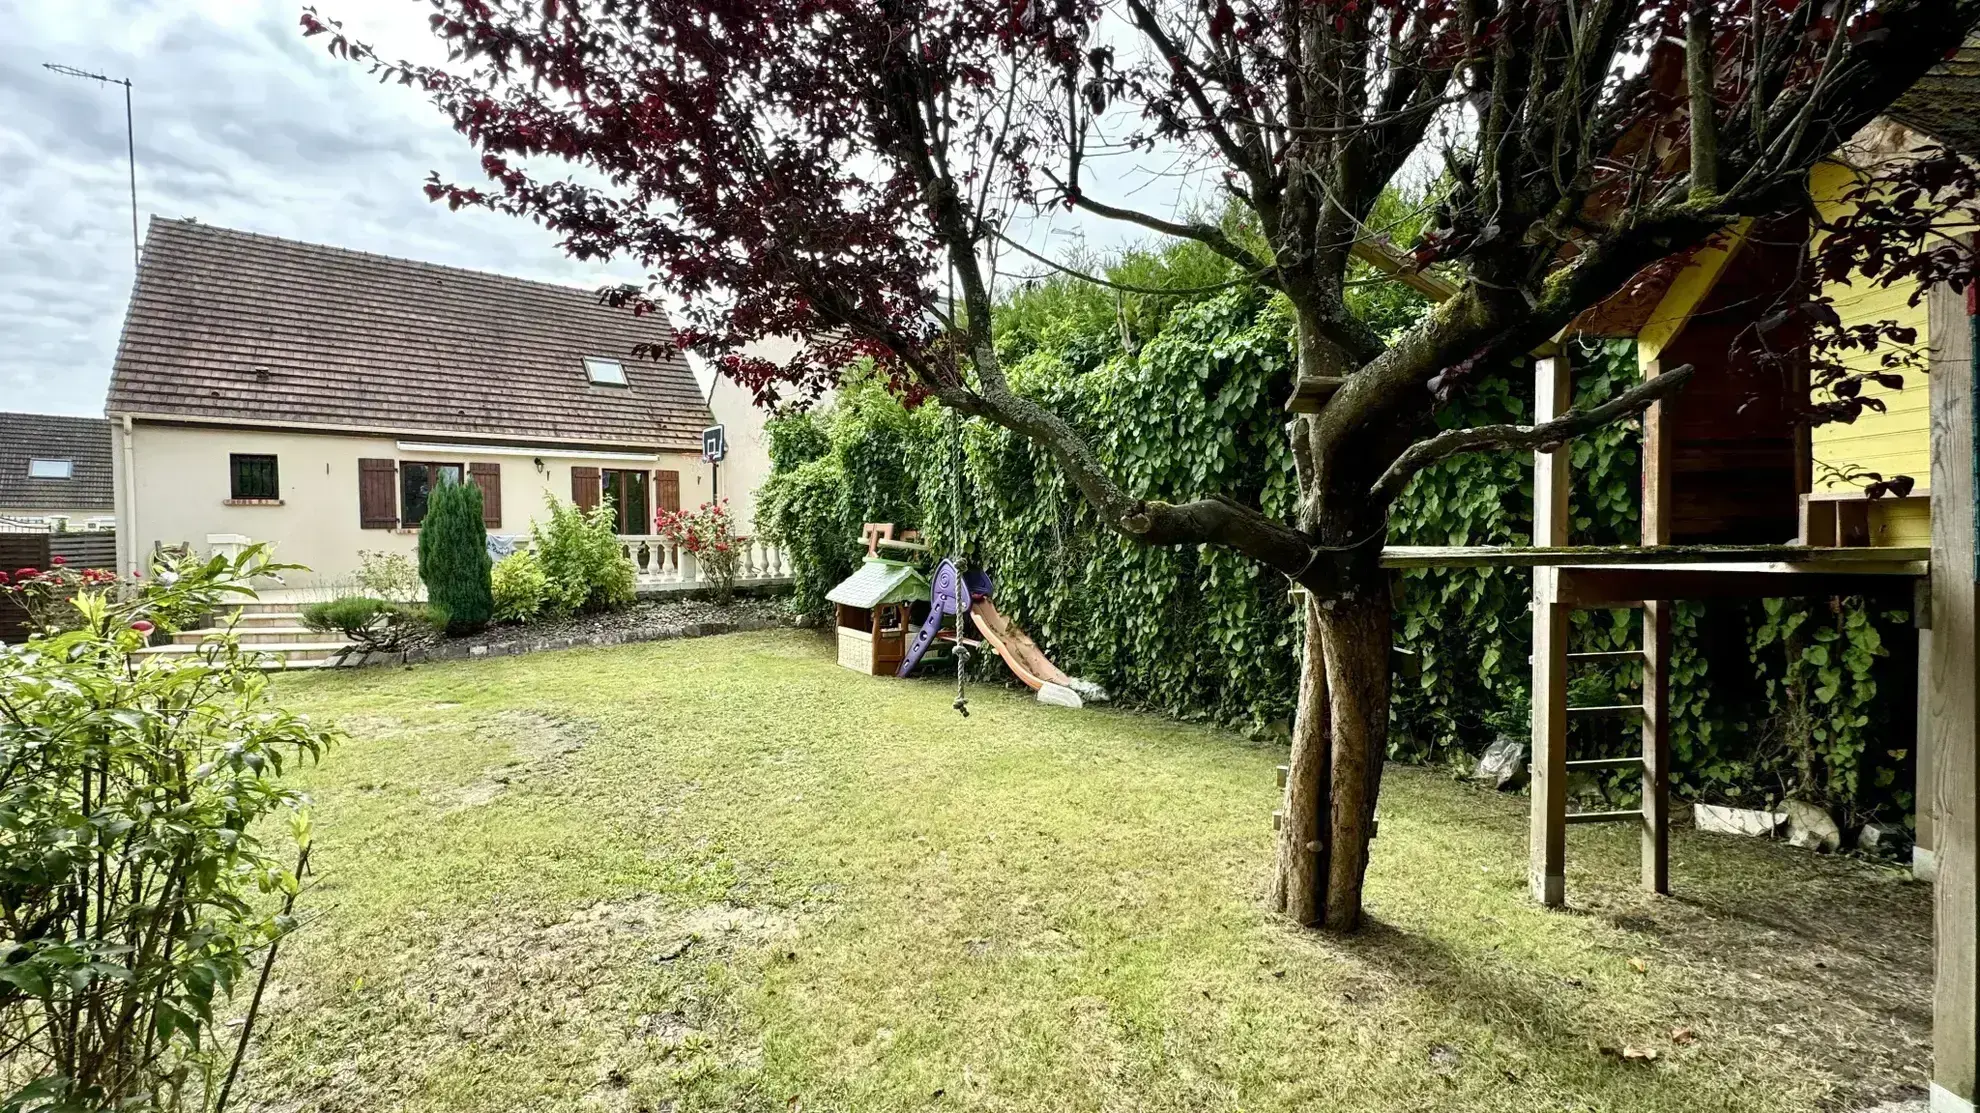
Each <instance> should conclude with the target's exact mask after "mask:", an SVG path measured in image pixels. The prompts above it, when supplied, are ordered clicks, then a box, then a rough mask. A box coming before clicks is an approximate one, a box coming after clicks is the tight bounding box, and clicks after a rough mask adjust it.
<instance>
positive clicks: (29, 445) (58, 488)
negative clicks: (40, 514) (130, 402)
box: [0, 413, 116, 514]
mask: <svg viewBox="0 0 1980 1113" xmlns="http://www.w3.org/2000/svg"><path fill="white" fill-rule="evenodd" d="M29 460H68V461H71V462H72V463H73V464H74V469H73V472H72V474H71V476H70V478H68V479H30V478H28V461H29ZM115 490H116V487H115V482H114V480H112V479H111V477H110V423H109V422H107V421H105V420H103V419H102V418H100V417H61V416H58V415H56V414H10V413H0V510H101V511H103V512H104V513H105V514H108V513H110V512H111V511H112V510H113V509H115V506H116V500H115V495H114V492H115Z"/></svg>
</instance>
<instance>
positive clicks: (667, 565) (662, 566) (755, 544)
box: [619, 534, 791, 590]
mask: <svg viewBox="0 0 1980 1113" xmlns="http://www.w3.org/2000/svg"><path fill="white" fill-rule="evenodd" d="M619 552H620V553H621V554H623V555H624V556H625V558H626V560H627V561H629V562H631V564H632V566H633V578H634V579H635V581H637V583H638V584H639V586H640V587H642V588H663V587H678V588H681V589H683V590H685V589H688V588H693V587H696V586H699V585H702V584H705V583H707V582H708V581H707V575H706V572H705V571H704V570H703V568H702V562H701V561H700V560H697V559H696V558H695V555H694V554H693V553H690V552H688V551H687V550H686V549H683V548H681V547H680V546H679V545H677V544H675V543H674V542H672V541H670V540H669V539H668V538H665V537H662V536H659V535H657V534H621V535H620V536H619ZM790 574H791V572H790V564H789V562H788V561H787V560H785V558H784V552H783V550H782V549H779V548H778V547H777V546H775V545H772V544H770V543H769V542H767V541H759V540H757V539H756V538H753V537H741V538H737V539H736V582H737V583H738V584H751V583H764V582H769V581H775V580H780V579H786V578H788V577H789V576H790Z"/></svg>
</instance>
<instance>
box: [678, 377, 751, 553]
mask: <svg viewBox="0 0 1980 1113" xmlns="http://www.w3.org/2000/svg"><path fill="white" fill-rule="evenodd" d="M708 412H709V413H711V414H713V415H714V416H715V420H716V422H717V423H719V424H720V425H722V427H723V431H724V433H725V434H726V435H727V438H728V442H729V451H728V455H727V456H726V457H724V458H723V460H722V463H721V465H720V471H721V489H722V497H723V498H725V499H728V500H729V509H730V510H731V511H733V512H734V513H735V516H736V519H735V520H736V532H737V533H741V534H754V533H755V532H756V489H757V488H758V487H761V486H763V481H764V480H766V479H769V478H770V444H769V440H768V438H767V436H766V435H765V433H764V431H763V422H764V419H765V417H767V416H768V415H766V414H765V413H764V412H763V411H762V410H760V409H757V408H756V404H755V402H754V401H752V400H751V398H750V396H749V391H747V390H744V389H743V388H742V387H740V386H737V385H736V384H735V382H734V381H733V380H731V379H729V378H727V377H725V376H722V375H716V376H715V380H714V382H712V383H711V384H709V389H708ZM701 467H702V469H703V470H708V467H709V465H706V464H703V465H701ZM681 501H682V502H683V503H686V502H687V492H686V491H685V490H683V491H682V492H681Z"/></svg>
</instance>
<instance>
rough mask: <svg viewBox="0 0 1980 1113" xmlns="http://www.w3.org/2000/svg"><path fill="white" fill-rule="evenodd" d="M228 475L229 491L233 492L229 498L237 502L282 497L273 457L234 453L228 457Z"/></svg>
mask: <svg viewBox="0 0 1980 1113" xmlns="http://www.w3.org/2000/svg"><path fill="white" fill-rule="evenodd" d="M227 474H228V490H229V491H230V492H231V494H230V496H229V497H231V498H233V499H235V500H237V501H241V500H248V499H279V498H281V497H282V484H281V482H280V480H279V478H278V475H277V473H276V468H275V457H273V456H269V455H261V454H255V453H248V452H236V453H233V454H232V455H231V456H229V457H228V466H227Z"/></svg>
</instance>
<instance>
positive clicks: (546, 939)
mask: <svg viewBox="0 0 1980 1113" xmlns="http://www.w3.org/2000/svg"><path fill="white" fill-rule="evenodd" d="M281 683H282V685H283V687H284V689H285V693H284V694H285V695H286V696H287V698H288V699H289V700H290V701H292V702H293V703H294V704H296V705H298V706H300V707H301V708H303V709H305V710H308V711H311V712H313V713H316V714H319V715H323V716H328V717H332V718H335V719H337V720H339V721H341V722H342V723H343V724H344V725H345V726H346V727H347V728H348V729H349V730H350V731H351V733H352V735H353V736H354V741H353V742H352V743H351V744H349V745H347V746H345V747H344V748H343V749H341V750H339V751H338V752H337V753H335V754H334V755H333V756H332V757H331V758H330V759H329V760H328V761H326V762H325V763H324V764H323V765H322V766H321V767H320V768H317V769H315V770H312V771H310V772H309V773H308V774H306V775H307V776H308V777H309V778H310V783H311V787H312V788H313V790H314V791H315V793H316V794H317V797H318V801H319V807H318V823H319V830H318V835H317V840H318V849H317V852H316V854H317V860H318V862H319V865H320V869H321V871H322V876H321V881H320V884H319V885H318V887H317V888H316V889H315V890H314V891H313V892H311V893H310V894H309V895H308V897H307V898H306V900H305V902H304V904H305V905H306V906H307V907H309V908H310V909H311V910H312V912H313V913H314V915H315V919H314V920H313V921H312V922H311V923H310V925H309V927H308V928H307V930H306V931H305V932H304V933H303V934H301V935H299V936H298V937H297V939H296V941H295V944H294V946H293V949H292V950H290V951H288V952H286V953H285V954H284V956H283V960H282V963H281V964H280V966H279V968H278V974H277V982H278V985H277V987H276V989H275V992H274V996H273V1000H272V1006H271V1012H272V1025H271V1028H270V1030H269V1035H268V1038H267V1040H266V1042H265V1044H264V1046H263V1048H262V1049H261V1051H260V1053H259V1055H258V1056H257V1059H256V1061H255V1062H254V1063H253V1064H252V1070H251V1072H250V1075H251V1081H252V1083H253V1096H254V1098H255V1107H256V1108H258V1109H262V1110H271V1111H274V1110H298V1111H299V1110H305V1109H306V1110H312V1111H324V1113H336V1111H343V1110H350V1111H357V1110H364V1111H367V1113H372V1111H379V1110H408V1111H422V1113H424V1111H433V1113H464V1111H469V1110H476V1111H480V1110H487V1111H491V1113H492V1111H503V1113H507V1111H511V1110H537V1109H540V1110H552V1109H555V1110H565V1109H580V1110H582V1109H604V1110H625V1111H634V1110H644V1111H650V1113H660V1111H667V1110H674V1111H682V1113H685V1111H689V1110H751V1111H756V1110H761V1111H764V1113H772V1111H775V1113H789V1111H791V1110H796V1109H807V1110H860V1111H862V1113H864V1111H880V1110H923V1109H946V1108H961V1109H977V1110H1011V1111H1026V1113H1035V1111H1041V1110H1067V1111H1074V1110H1078V1111H1091V1110H1121V1111H1129V1110H1133V1111H1149V1113H1153V1111H1164V1110H1174V1111H1184V1110H1188V1111H1198V1110H1231V1111H1237V1110H1246V1111H1261V1110H1294V1109H1314V1108H1325V1109H1329V1110H1342V1111H1348V1110H1370V1111H1375V1110H1380V1111H1384V1113H1389V1111H1394V1110H1413V1109H1466V1110H1521V1111H1525V1110H1600V1111H1603V1113H1610V1111H1614V1113H1630V1111H1650V1110H1669V1111H1674V1113H1675V1111H1683V1113H1695V1111H1698V1110H1705V1109H1712V1110H1719V1109H1725V1110H1756V1111H1757V1110H1766V1111H1769V1113H1779V1111H1784V1110H1813V1109H1827V1108H1832V1107H1838V1106H1847V1105H1848V1104H1849V1103H1853V1102H1858V1101H1865V1102H1867V1099H1869V1098H1872V1097H1881V1096H1884V1095H1886V1094H1888V1093H1891V1092H1894V1091H1895V1090H1896V1089H1897V1088H1899V1087H1900V1086H1901V1085H1902V1084H1904V1083H1908V1082H1912V1081H1914V1080H1917V1079H1920V1078H1922V1077H1923V1071H1924V1067H1925V1063H1926V1060H1927V1056H1928V1047H1927V1044H1926V1036H1927V1032H1928V1030H1929V1023H1930V1021H1929V1015H1928V1011H1927V1009H1928V1006H1927V1003H1928V1002H1929V999H1930V994H1929V992H1928V985H1927V983H1928V980H1929V973H1930V960H1929V942H1928V940H1929V925H1930V914H1929V891H1928V890H1927V889H1926V888H1925V887H1923V886H1919V885H1914V884H1912V883H1909V882H1908V881H1905V880H1902V879H1901V878H1900V876H1899V875H1898V874H1896V873H1895V872H1894V871H1888V870H1879V869H1875V868H1872V867H1868V866H1865V865H1862V864H1859V863H1854V862H1849V861H1842V860H1824V859H1818V858H1815V857H1813V856H1811V855H1807V854H1803V853H1799V852H1794V851H1790V850H1787V849H1785V848H1782V847H1779V846H1773V845H1768V844H1764V843H1757V842H1751V841H1745V840H1732V839H1723V838H1714V837H1712V836H1703V835H1694V834H1692V833H1690V832H1680V833H1679V834H1678V835H1677V836H1676V839H1675V845H1674V849H1673V870H1672V873H1673V878H1674V885H1675V886H1676V888H1677V890H1678V892H1679V893H1680V894H1681V895H1680V896H1679V897H1677V898H1675V899H1666V900H1655V899H1652V898H1648V897H1645V896H1642V895H1641V894H1639V893H1637V892H1636V890H1635V888H1634V878H1635V858H1636V844H1635V839H1634V835H1633V833H1629V832H1623V831H1617V830H1613V829H1599V830H1580V829H1577V830H1575V831H1574V832H1572V834H1571V836H1570V838H1571V840H1572V841H1571V845H1570V858H1569V861H1570V869H1571V873H1570V877H1569V880H1568V891H1569V894H1570V899H1571V900H1572V901H1574V902H1576V906H1575V908H1574V909H1573V910H1572V911H1569V912H1545V911H1542V910H1540V909H1538V908H1536V907H1535V906H1533V905H1532V904H1530V903H1528V901H1527V900H1526V896H1525V810H1524V801H1523V800H1519V799H1508V798H1502V797H1498V796H1495V795H1492V794H1489V793H1484V792H1479V791H1475V790H1471V789H1467V788H1464V787H1461V786H1458V785H1455V784H1453V783H1452V782H1451V781H1449V780H1448V779H1447V778H1444V777H1442V776H1440V775H1437V774H1435V773H1432V772H1428V771H1423V770H1412V769H1392V770H1391V771H1390V774H1389V779H1388V783H1387V785H1386V787H1385V791H1384V796H1383V800H1384V803H1383V819H1382V834H1381V838H1380V839H1379V840H1378V841H1377V843H1376V849H1375V863H1374V867H1373V869H1372V871H1371V881H1370V886H1369V892H1370V906H1371V914H1372V917H1373V920H1374V924H1373V926H1372V927H1371V928H1370V929H1369V930H1368V931H1366V932H1365V933H1363V934H1362V935H1360V936H1358V937H1355V938H1352V939H1345V940H1339V939H1331V938H1327V937H1323V936H1319V935H1315V934H1311V933H1306V932H1301V931H1297V930H1293V929H1290V928H1288V927H1286V926H1285V925H1284V924H1282V923H1281V922H1279V921H1276V920H1274V919H1273V918H1272V917H1269V916H1267V915H1266V914H1264V912H1263V911H1262V909H1261V897H1262V895H1263V888H1264V883H1265V874H1266V866H1267V863H1268V862H1269V861H1270V858H1271V847H1272V841H1271V840H1272V836H1271V832H1270V821H1269V820H1270V814H1271V811H1272V808H1273V807H1274V806H1275V798H1276V795H1277V793H1276V790H1275V789H1274V788H1273V787H1272V783H1273V778H1272V767H1273V766H1274V765H1275V764H1276V763H1278V762H1279V761H1281V760H1283V757H1282V751H1279V750H1277V749H1276V748H1274V747H1271V746H1268V745H1259V744H1253V743H1248V742H1245V741H1243V740H1240V739H1238V738H1236V737H1235V736H1233V735H1230V734H1227V733H1223V732H1219V731H1215V730H1210V729H1206V728H1202V727H1196V726H1188V725H1180V724H1177V723H1174V722H1170V721H1167V720H1163V719H1159V718H1154V717H1149V716H1143V715H1137V714H1130V713H1126V712H1120V711H1110V710H1101V711H1086V712H1070V711H1065V710H1062V709H1057V708H1050V707H1044V706H1040V705H1038V704H1035V703H1033V702H1031V701H1030V700H1028V699H1026V698H1023V697H1022V696H1021V695H1020V694H1017V693H1010V692H1000V691H992V690H987V689H982V688H979V689H977V690H976V691H975V692H973V693H972V703H971V710H972V715H971V716H970V718H968V719H967V720H964V719H960V718H958V717H957V716H956V715H955V714H953V713H952V712H951V711H950V710H949V708H948V703H949V700H950V698H951V697H952V694H953V693H952V690H951V689H949V688H946V687H945V686H944V685H943V684H941V683H939V682H928V683H900V682H896V681H891V680H882V679H874V678H864V677H859V676H856V675H854V674H852V673H848V672H845V671H843V670H841V669H839V668H837V667H836V666H834V665H833V663H832V657H831V649H830V646H829V644H828V643H826V642H825V641H823V640H821V639H819V638H817V637H815V636H812V635H809V634H804V633H794V632H784V633H772V634H756V635H737V636H731V637H725V638H714V639H703V640H698V641H689V642H670V643H660V644H653V645H642V646H632V647H623V648H614V649H607V650H577V651H571V652H564V653H549V654H537V655H533V656H528V657H520V658H508V659H498V660H492V661H475V662H455V663H449V664H443V665H437V666H428V667H421V668H418V669H414V670H410V671H404V670H383V669H373V670H363V671H351V672H336V673H323V674H316V675H309V676H300V675H299V676H295V677H286V678H284V679H283V680H282V681H281ZM1632 960H1634V961H1632ZM1680 1028H1686V1029H1690V1030H1691V1032H1692V1033H1694V1034H1695V1038H1694V1039H1691V1040H1689V1041H1685V1040H1684V1039H1683V1038H1682V1037H1680V1038H1679V1039H1677V1040H1674V1039H1673V1038H1672V1032H1673V1030H1674V1029H1680ZM1625 1046H1629V1047H1637V1048H1645V1049H1655V1050H1656V1051H1657V1052H1658V1058H1657V1060H1656V1061H1655V1062H1651V1063H1624V1062H1621V1061H1619V1059H1618V1058H1617V1057H1615V1056H1614V1055H1611V1054H1605V1053H1604V1051H1603V1050H1602V1049H1603V1048H1612V1049H1620V1048H1623V1047H1625Z"/></svg>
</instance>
